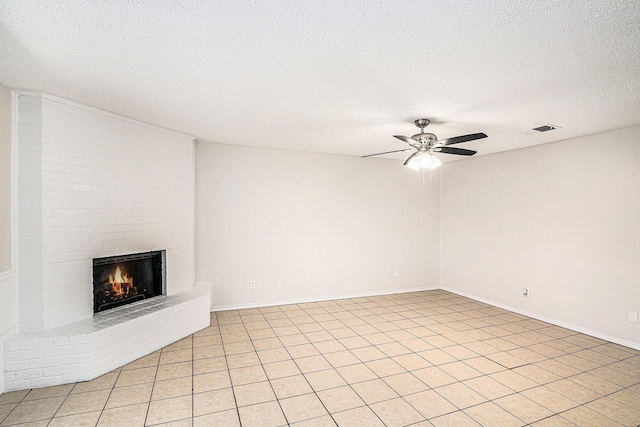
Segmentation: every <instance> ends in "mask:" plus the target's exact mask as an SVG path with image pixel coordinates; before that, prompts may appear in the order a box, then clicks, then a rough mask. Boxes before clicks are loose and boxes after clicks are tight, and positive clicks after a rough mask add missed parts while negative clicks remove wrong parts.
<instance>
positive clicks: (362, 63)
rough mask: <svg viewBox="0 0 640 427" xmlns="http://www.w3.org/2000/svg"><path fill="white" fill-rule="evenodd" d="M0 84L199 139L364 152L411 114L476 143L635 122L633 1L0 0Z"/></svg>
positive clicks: (639, 73) (639, 92)
mask: <svg viewBox="0 0 640 427" xmlns="http://www.w3.org/2000/svg"><path fill="white" fill-rule="evenodd" d="M0 82H1V83H3V84H4V85H6V86H8V87H10V88H12V89H25V90H32V91H42V92H46V93H49V94H53V95H58V96H61V97H64V98H67V99H71V100H74V101H78V102H81V103H83V104H87V105H91V106H94V107H98V108H102V109H105V110H109V111H112V112H115V113H119V114H122V115H125V116H128V117H132V118H135V119H139V120H142V121H145V122H149V123H152V124H156V125H160V126H163V127H166V128H170V129H175V130H178V131H182V132H185V133H188V134H191V135H195V136H196V137H198V138H199V139H202V140H206V141H212V142H220V143H228V144H241V145H253V146H264V147H274V148H285V149H295V150H304V151H316V152H326V153H339V154H349V155H365V154H370V153H375V152H380V151H389V150H394V149H402V148H406V145H404V144H403V143H402V142H401V141H399V140H397V139H395V138H393V137H392V135H394V134H402V135H412V134H414V133H417V131H418V129H417V128H415V127H414V126H413V124H412V121H413V119H416V118H419V117H427V118H431V119H434V123H433V124H432V125H430V126H429V128H428V130H429V131H431V132H433V133H435V134H436V135H438V137H439V138H447V137H452V136H457V135H461V134H467V133H475V132H485V133H486V134H488V135H489V138H487V139H483V140H480V141H474V142H470V143H465V144H462V145H460V147H461V148H462V147H464V148H470V149H476V150H478V151H479V154H488V153H492V152H496V151H502V150H509V149H515V148H520V147H525V146H529V145H534V144H540V143H545V142H552V141H558V140H562V139H566V138H570V137H574V136H579V135H585V134H592V133H596V132H601V131H606V130H610V129H616V128H622V127H626V126H631V125H637V124H640V1H636V0H633V1H630V0H623V1H613V0H610V1H589V2H587V1H584V0H565V1H559V0H553V1H552V0H547V1H541V0H526V1H506V0H505V1H494V0H475V1H467V2H457V1H451V0H434V1H407V0H368V1H364V0H360V1H344V0H339V1H315V2H314V1H300V0H295V1H289V0H277V1H273V0H267V1H229V2H213V1H206V0H189V1H187V0H137V1H131V0H111V1H97V2H96V1H88V0H85V1H81V0H58V1H56V0H48V1H41V0H2V1H0ZM545 123H552V124H555V125H558V126H561V127H562V129H558V130H555V131H553V132H548V133H545V134H537V135H532V136H523V135H521V134H519V133H518V131H521V130H523V129H528V128H531V127H534V126H537V125H541V124H545ZM406 156H407V153H400V154H395V155H392V156H390V157H392V158H404V157H406ZM440 157H441V158H442V159H443V160H444V161H447V160H451V159H453V158H457V156H451V155H444V154H443V155H441V156H440Z"/></svg>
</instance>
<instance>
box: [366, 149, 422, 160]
mask: <svg viewBox="0 0 640 427" xmlns="http://www.w3.org/2000/svg"><path fill="white" fill-rule="evenodd" d="M409 150H413V148H405V149H402V150H393V151H385V152H384V153H376V154H367V155H366V156H361V157H363V158H364V157H372V156H381V155H383V154H389V153H399V152H400V151H409Z"/></svg>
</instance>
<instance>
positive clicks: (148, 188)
mask: <svg viewBox="0 0 640 427" xmlns="http://www.w3.org/2000/svg"><path fill="white" fill-rule="evenodd" d="M18 120H19V130H20V135H19V142H18V144H19V147H20V148H19V169H20V172H19V173H20V176H19V184H18V185H19V193H18V197H19V200H20V206H19V221H20V224H19V229H20V240H19V246H20V255H19V256H20V266H21V268H20V278H19V288H20V331H21V332H30V331H38V330H43V329H50V328H54V327H57V326H61V325H65V324H68V323H72V322H75V321H78V320H82V319H86V318H89V317H91V316H92V315H93V308H92V307H93V306H92V304H93V295H92V265H91V261H92V259H93V258H97V257H105V256H111V255H119V254H124V253H133V252H145V251H151V250H159V249H166V251H167V293H168V294H169V295H171V294H174V293H177V292H180V291H183V290H187V289H190V288H191V287H192V286H193V283H194V256H193V251H194V242H193V238H194V234H193V206H194V199H193V197H194V185H193V180H194V162H193V155H194V152H193V138H192V137H190V136H187V135H183V134H179V133H176V132H172V131H167V130H164V129H160V128H157V127H154V126H150V125H146V124H144V123H140V122H137V121H134V120H131V119H128V118H124V117H121V116H117V115H115V114H111V113H107V112H104V111H101V110H97V109H94V108H90V107H86V106H83V105H80V104H76V103H73V102H70V101H66V100H64V99H60V98H56V97H52V96H49V95H44V94H33V93H20V94H19V117H18ZM25 265H26V266H28V271H24V270H23V268H24V266H25Z"/></svg>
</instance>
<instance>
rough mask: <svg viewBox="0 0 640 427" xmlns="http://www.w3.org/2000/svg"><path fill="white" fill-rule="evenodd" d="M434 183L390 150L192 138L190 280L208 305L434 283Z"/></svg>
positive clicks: (436, 252)
mask: <svg viewBox="0 0 640 427" xmlns="http://www.w3.org/2000/svg"><path fill="white" fill-rule="evenodd" d="M438 187H439V177H438V174H437V173H434V175H433V178H432V179H431V180H429V178H428V177H427V179H426V184H423V183H422V175H421V174H420V173H416V172H414V171H412V170H410V169H408V168H405V167H402V162H401V161H398V160H388V159H379V158H377V159H376V158H367V159H361V158H357V157H349V156H339V155H326V154H314V153H303V152H295V151H284V150H274V149H263V148H250V147H240V146H232V145H223V144H214V143H207V142H197V143H196V278H197V279H198V280H207V281H211V282H212V283H213V306H214V308H222V307H230V306H248V305H260V304H268V303H275V302H287V301H300V300H311V299H320V298H329V297H331V298H337V297H343V296H348V295H360V294H374V293H384V292H392V291H400V290H408V289H416V288H427V287H437V286H438V283H439V278H438V274H439V273H438V265H439V242H438V239H439V237H438V236H439V196H438V193H439V188H438ZM396 269H397V270H399V272H400V276H399V277H398V278H395V277H394V278H391V279H388V278H387V277H386V272H387V270H394V273H395V270H396ZM278 277H280V278H281V280H282V287H281V288H277V287H276V281H277V279H278ZM251 280H255V281H256V289H255V290H254V291H251V290H250V289H249V282H250V281H251Z"/></svg>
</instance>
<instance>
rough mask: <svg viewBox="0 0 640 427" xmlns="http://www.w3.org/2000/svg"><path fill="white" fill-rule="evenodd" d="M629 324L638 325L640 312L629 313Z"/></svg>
mask: <svg viewBox="0 0 640 427" xmlns="http://www.w3.org/2000/svg"><path fill="white" fill-rule="evenodd" d="M629 322H631V323H638V312H637V311H630V312H629Z"/></svg>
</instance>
